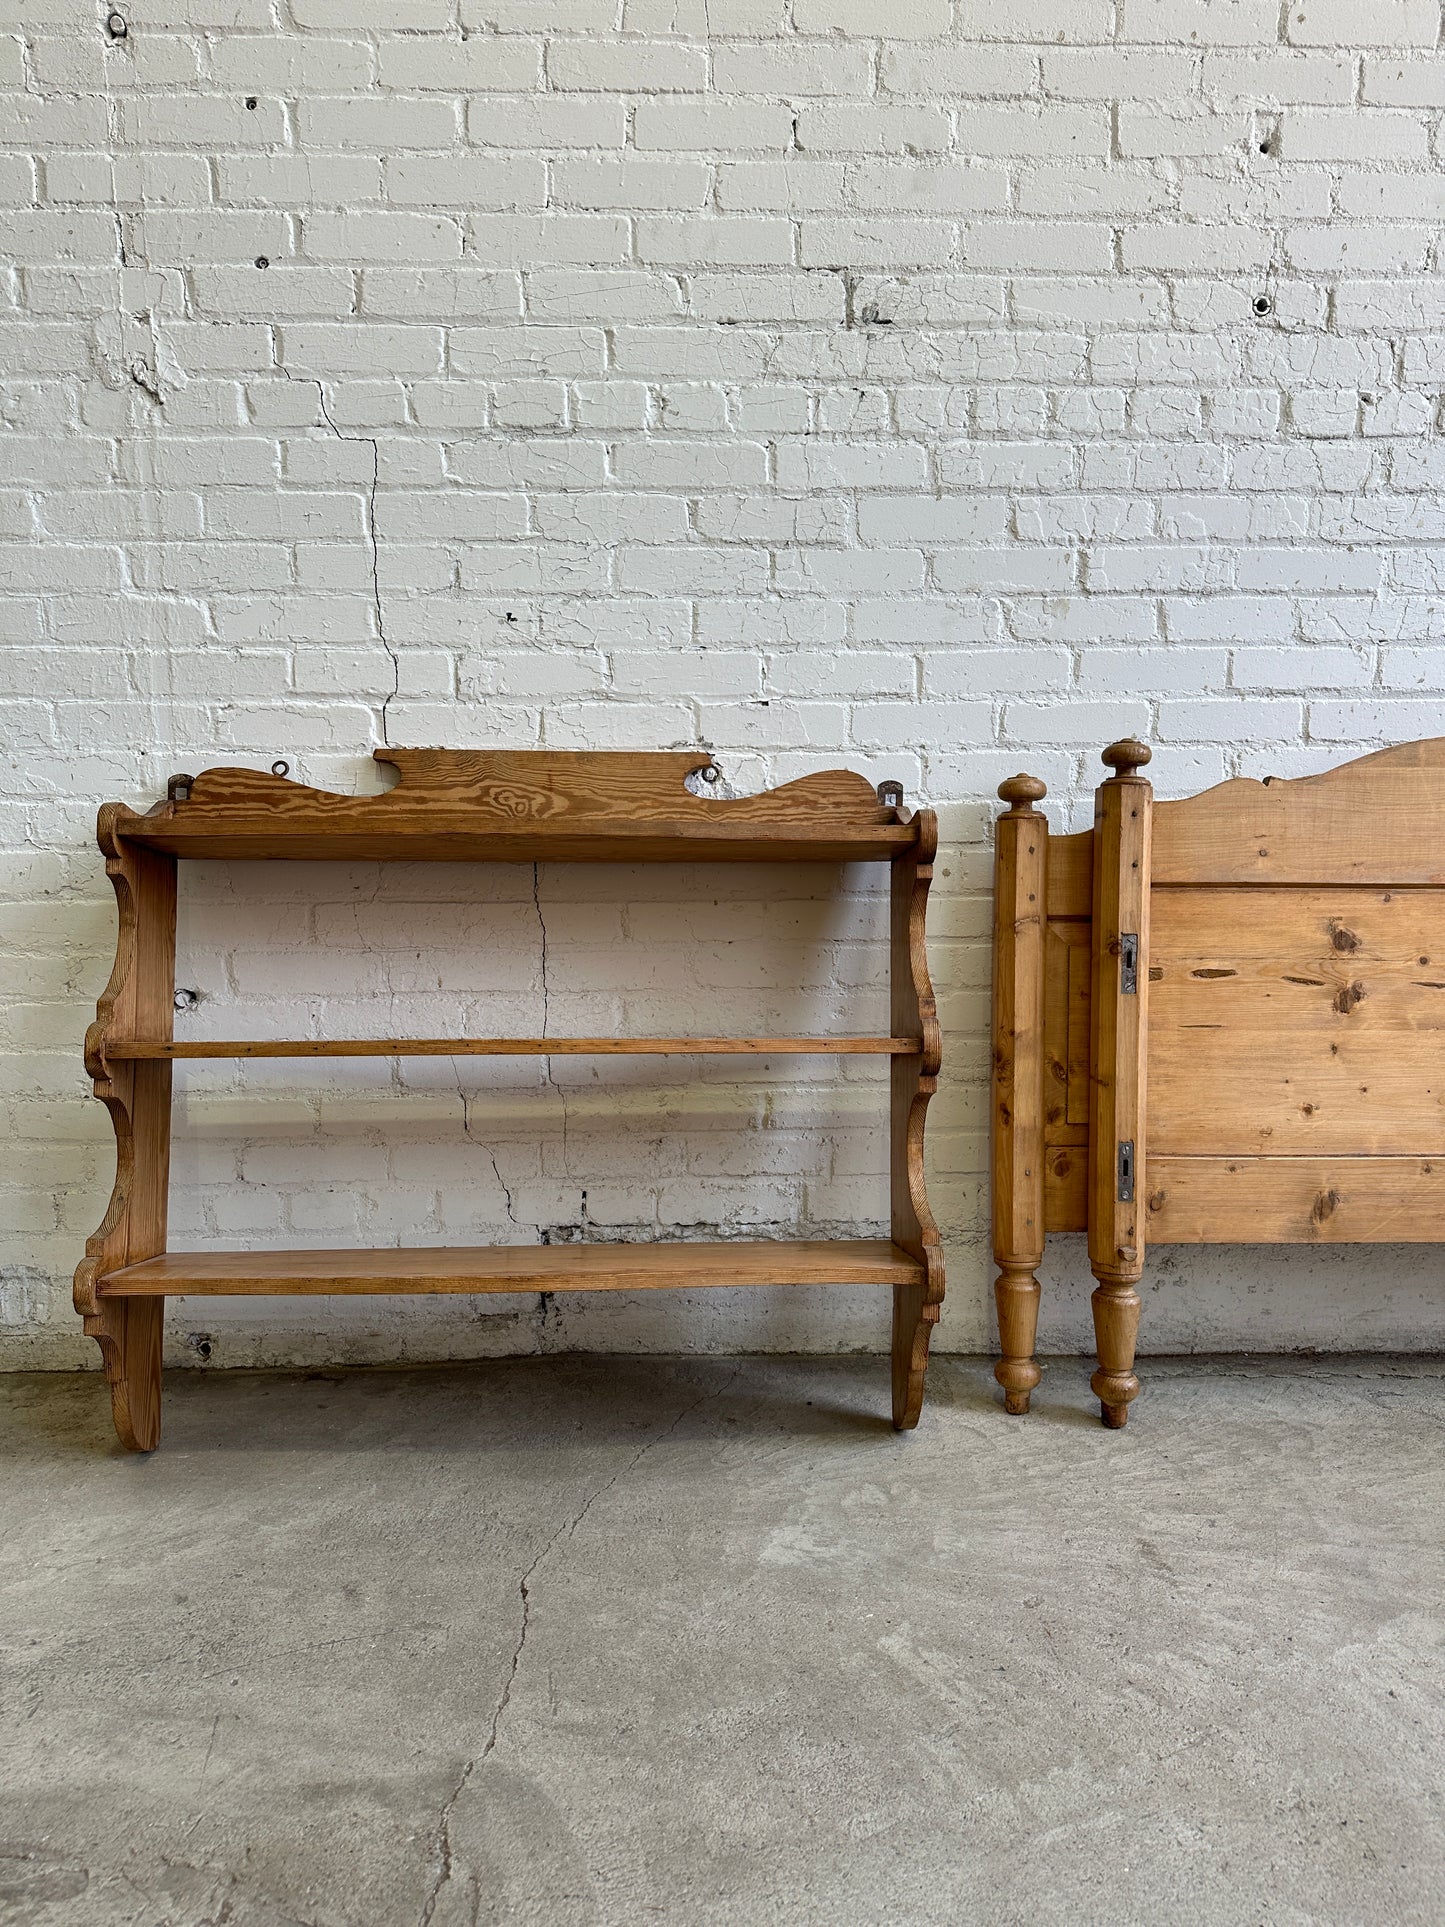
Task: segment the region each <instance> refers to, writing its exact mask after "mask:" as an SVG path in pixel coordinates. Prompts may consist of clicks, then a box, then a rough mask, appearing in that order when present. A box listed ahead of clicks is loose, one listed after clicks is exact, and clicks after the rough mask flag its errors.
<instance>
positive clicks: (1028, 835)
mask: <svg viewBox="0 0 1445 1927" xmlns="http://www.w3.org/2000/svg"><path fill="white" fill-rule="evenodd" d="M998 793H999V796H1000V797H1001V798H1002V799H1003V801H1004V802H1005V803H1007V804H1008V805H1009V810H1008V813H1007V814H1006V815H1004V816H1001V817H1000V818H999V819H998V823H997V825H996V827H995V841H994V922H993V1094H992V1095H993V1102H992V1118H991V1126H992V1128H991V1132H990V1137H991V1145H992V1153H993V1175H992V1209H993V1256H994V1263H995V1264H996V1265H997V1266H998V1268H999V1270H998V1277H997V1278H996V1279H995V1281H994V1304H995V1307H996V1309H997V1313H998V1331H999V1348H1000V1351H1001V1353H1002V1356H1001V1357H1000V1358H999V1360H998V1362H997V1364H996V1365H995V1366H994V1368H993V1375H994V1377H995V1378H996V1379H997V1380H998V1382H999V1384H1000V1385H1001V1386H1002V1387H1003V1390H1004V1409H1005V1411H1008V1412H1012V1413H1015V1414H1022V1413H1024V1412H1027V1411H1028V1409H1029V1401H1030V1398H1031V1397H1032V1395H1033V1391H1034V1387H1035V1386H1036V1385H1037V1384H1038V1382H1039V1378H1040V1372H1039V1366H1038V1361H1037V1359H1036V1358H1035V1357H1034V1347H1035V1341H1036V1334H1037V1331H1038V1319H1039V1281H1038V1266H1039V1260H1040V1259H1041V1258H1042V1257H1043V1255H1044V1135H1045V1122H1046V1116H1049V1117H1051V1116H1053V1114H1054V1111H1055V1108H1057V1110H1058V1113H1059V1115H1060V1116H1062V1112H1063V1105H1062V1103H1061V1102H1060V1099H1059V1096H1058V1095H1057V1093H1058V1088H1059V1087H1058V1082H1057V1070H1058V1066H1057V1065H1056V1064H1055V1065H1052V1066H1051V1065H1049V1064H1048V1063H1047V1052H1046V1048H1045V1035H1046V1028H1047V1021H1048V1020H1047V1009H1046V1003H1047V989H1048V981H1047V973H1046V969H1045V952H1046V942H1045V931H1044V904H1045V900H1046V897H1047V889H1048V864H1049V826H1048V822H1047V820H1046V819H1045V817H1044V816H1043V814H1042V813H1041V812H1040V811H1039V810H1038V809H1036V808H1035V807H1034V806H1035V805H1036V804H1037V803H1039V802H1041V801H1042V800H1043V797H1044V794H1045V791H1044V785H1043V784H1042V783H1041V782H1040V781H1039V780H1038V778H1037V777H1033V776H1012V777H1010V778H1009V779H1008V780H1007V781H1006V782H1004V783H1001V784H1000V785H999V792H998ZM1061 975H1062V976H1063V982H1064V987H1065V1000H1064V1001H1065V1008H1064V1011H1063V1013H1062V1026H1063V1029H1064V1031H1065V1034H1066V1035H1067V1027H1068V1013H1067V975H1066V972H1065V973H1060V972H1059V971H1057V970H1056V971H1055V973H1054V978H1055V982H1056V983H1057V982H1058V981H1059V979H1060V976H1061ZM1050 1069H1052V1070H1053V1071H1054V1072H1055V1078H1054V1079H1052V1080H1051V1079H1050V1078H1049V1071H1050ZM1046 1085H1047V1093H1046Z"/></svg>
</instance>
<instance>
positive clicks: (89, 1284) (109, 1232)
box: [75, 803, 176, 1452]
mask: <svg viewBox="0 0 1445 1927" xmlns="http://www.w3.org/2000/svg"><path fill="white" fill-rule="evenodd" d="M117 808H118V806H117V805H116V804H113V803H108V804H106V806H105V807H104V809H102V811H101V813H100V822H99V826H98V831H97V834H98V839H99V842H100V847H101V849H102V850H103V851H104V852H105V857H106V865H105V868H106V874H107V875H108V876H109V878H110V880H111V883H112V884H113V885H114V887H115V896H116V910H117V915H118V920H119V921H118V928H117V932H116V947H115V966H114V968H113V969H112V971H111V976H110V982H109V983H108V984H107V985H106V987H105V990H104V991H103V992H102V994H101V997H100V1000H99V1002H98V1003H97V1005H96V1017H95V1022H94V1023H93V1024H92V1025H91V1026H90V1029H89V1031H88V1032H87V1033H86V1039H85V1065H86V1069H87V1070H88V1071H89V1072H90V1075H91V1077H92V1078H93V1079H94V1083H95V1095H96V1096H97V1097H98V1098H100V1099H101V1101H102V1102H103V1103H104V1105H105V1107H106V1109H107V1110H108V1111H109V1112H110V1119H111V1123H112V1124H113V1126H114V1127H115V1144H116V1175H115V1188H114V1190H113V1191H112V1192H111V1197H110V1204H109V1206H108V1207H107V1210H106V1214H105V1217H104V1219H103V1220H102V1221H101V1224H100V1227H99V1229H98V1230H97V1231H95V1232H94V1233H93V1234H92V1235H91V1237H90V1238H89V1240H88V1241H87V1243H86V1247H85V1257H84V1258H83V1259H82V1260H81V1262H80V1265H79V1266H78V1268H77V1270H76V1273H75V1309H76V1310H77V1311H78V1312H80V1313H81V1314H82V1316H83V1318H84V1323H85V1331H86V1333H87V1335H88V1336H89V1337H91V1338H93V1339H95V1341H96V1342H97V1344H98V1345H99V1346H100V1353H101V1359H102V1361H103V1363H104V1366H105V1375H106V1378H107V1380H108V1381H109V1383H110V1401H111V1413H112V1416H113V1417H114V1420H115V1429H116V1433H117V1436H118V1437H119V1439H120V1442H121V1444H122V1445H124V1446H127V1447H128V1448H129V1449H130V1450H131V1451H133V1452H151V1451H154V1450H155V1448H156V1446H157V1445H158V1444H159V1443H160V1436H161V1332H162V1328H163V1326H164V1323H165V1309H166V1301H165V1299H164V1298H163V1297H145V1298H107V1297H103V1296H101V1295H100V1293H99V1291H98V1285H99V1281H100V1280H101V1279H102V1278H103V1277H105V1275H106V1274H107V1273H109V1272H112V1271H117V1270H119V1269H120V1268H121V1266H123V1265H130V1264H136V1263H138V1262H139V1261H140V1260H142V1259H145V1258H155V1257H159V1256H160V1255H161V1254H163V1253H164V1251H165V1248H166V1209H167V1203H168V1198H169V1190H170V1154H171V1064H170V1061H169V1060H168V1059H156V1058H151V1059H143V1060H140V1061H136V1060H133V1059H124V1060H122V1059H118V1060H117V1061H115V1062H111V1061H109V1060H108V1058H107V1056H106V1045H107V1043H108V1042H110V1041H111V1040H112V1039H113V1040H115V1041H116V1042H117V1043H120V1042H129V1041H131V1040H133V1039H137V1038H141V1039H146V1040H148V1041H155V1042H159V1043H165V1042H169V1041H170V1039H171V1037H172V1035H173V1024H174V1016H175V994H176V859H175V857H174V856H171V855H168V854H166V853H165V852H163V851H159V850H148V849H145V848H143V847H142V846H140V845H138V844H134V843H130V842H128V841H127V840H126V839H125V838H124V837H122V836H118V835H117V834H116V832H115V824H114V819H115V814H116V811H117Z"/></svg>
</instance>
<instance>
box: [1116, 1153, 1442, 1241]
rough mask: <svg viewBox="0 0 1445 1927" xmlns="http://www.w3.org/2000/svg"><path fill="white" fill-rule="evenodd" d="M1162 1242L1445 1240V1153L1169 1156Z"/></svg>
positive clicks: (1159, 1200) (1158, 1226)
mask: <svg viewBox="0 0 1445 1927" xmlns="http://www.w3.org/2000/svg"><path fill="white" fill-rule="evenodd" d="M1150 1172H1151V1176H1150V1181H1149V1185H1150V1188H1149V1199H1148V1222H1149V1239H1150V1242H1151V1243H1153V1244H1190V1245H1194V1244H1376V1243H1379V1244H1439V1243H1442V1242H1445V1157H1440V1158H1405V1157H1338V1158H1309V1157H1256V1158H1211V1157H1159V1156H1155V1157H1154V1159H1153V1160H1152V1162H1151V1164H1150Z"/></svg>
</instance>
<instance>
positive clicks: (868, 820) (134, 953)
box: [75, 749, 943, 1451]
mask: <svg viewBox="0 0 1445 1927" xmlns="http://www.w3.org/2000/svg"><path fill="white" fill-rule="evenodd" d="M375 755H376V757H377V759H378V760H379V761H381V762H384V763H389V764H392V765H394V766H395V767H396V769H397V770H398V771H399V772H400V777H401V780H400V782H399V783H398V784H397V785H396V786H395V788H393V789H391V790H388V791H386V792H385V793H384V794H382V795H380V796H369V797H350V796H338V795H333V794H330V793H328V792H325V791H322V790H314V789H309V788H307V787H305V786H304V785H302V784H298V783H292V782H289V781H287V780H286V779H285V778H284V777H282V776H279V775H267V774H262V773H260V772H257V771H254V770H245V769H213V770H207V771H205V772H204V773H203V774H202V775H200V776H197V777H194V778H192V777H175V778H172V780H171V783H170V785H169V793H168V796H167V800H166V801H165V802H164V803H158V804H157V805H156V806H155V808H154V809H152V810H150V811H149V812H147V813H145V814H142V813H140V812H138V811H135V810H131V809H129V808H127V807H126V806H125V805H124V804H121V803H107V804H105V805H104V806H103V808H102V809H101V812H100V819H99V824H98V829H97V835H98V838H99V842H100V847H101V849H102V851H103V852H104V853H105V857H106V871H107V874H108V875H109V876H110V878H111V881H112V883H113V884H114V887H115V892H116V900H117V907H118V911H119V933H118V938H117V944H116V960H115V968H114V970H113V971H112V973H111V979H110V982H109V984H108V985H107V986H106V989H105V991H104V993H103V994H102V996H101V998H100V1001H99V1003H98V1004H97V1006H96V1021H95V1022H94V1023H93V1024H92V1025H91V1027H90V1029H89V1031H88V1033H87V1035H86V1045H85V1062H86V1069H87V1070H88V1071H89V1073H90V1075H91V1077H92V1078H93V1079H94V1083H95V1094H96V1096H97V1097H98V1098H100V1099H101V1100H102V1102H103V1103H104V1104H105V1105H106V1106H107V1108H108V1109H109V1111H110V1115H111V1120H112V1122H113V1124H114V1126H115V1135H116V1181H115V1189H114V1191H113V1192H112V1195H111V1200H110V1205H109V1208H108V1210H107V1212H106V1215H105V1219H104V1221H103V1222H102V1224H101V1226H100V1228H99V1230H98V1231H96V1232H95V1234H94V1235H93V1236H92V1237H91V1239H90V1240H89V1242H88V1243H87V1245H86V1254H85V1257H84V1259H83V1260H82V1262H81V1264H80V1266H79V1268H78V1269H77V1271H76V1274H75V1305H76V1310H77V1311H78V1312H80V1313H81V1314H82V1316H83V1318H84V1322H85V1330H86V1332H87V1333H88V1334H89V1335H90V1336H91V1337H93V1338H95V1339H96V1340H97V1341H98V1342H99V1345H100V1349H101V1354H102V1357H103V1359H104V1363H105V1370H106V1376H107V1378H108V1379H109V1382H110V1388H111V1403H112V1410H113V1413H114V1417H115V1426H116V1431H117V1433H118V1434H119V1436H120V1438H121V1441H122V1443H123V1444H125V1445H127V1446H129V1447H131V1448H132V1449H133V1450H136V1451H149V1450H151V1449H152V1448H153V1447H154V1446H155V1445H156V1444H157V1442H158V1440H159V1437H160V1382H161V1379H160V1373H161V1331H162V1322H163V1316H164V1308H165V1299H166V1298H167V1297H168V1296H172V1295H174V1296H184V1295H193V1294H207V1293H209V1294H216V1295H224V1294H231V1293H242V1294H264V1293H342V1294H344V1293H348V1292H468V1293H470V1292H479V1293H480V1292H519V1291H549V1292H551V1291H638V1290H649V1289H654V1288H660V1287H666V1286H681V1287H696V1286H705V1285H740V1284H759V1285H763V1284H798V1285H802V1284H809V1285H811V1284H876V1285H890V1286H892V1288H893V1423H894V1424H895V1426H897V1427H898V1428H899V1429H900V1430H904V1429H907V1428H909V1427H911V1426H913V1425H916V1424H917V1422H918V1417H919V1413H920V1411H921V1409H922V1404H923V1381H924V1373H925V1370H926V1367H927V1363H928V1342H929V1336H930V1333H931V1330H932V1326H933V1325H934V1323H935V1322H936V1320H937V1318H938V1314H939V1307H940V1305H941V1304H942V1302H943V1256H942V1248H941V1243H940V1239H939V1235H938V1229H937V1226H936V1225H935V1223H934V1220H933V1216H932V1214H931V1212H930V1211H929V1208H928V1199H927V1195H926V1192H925V1189H924V1179H923V1132H924V1118H925V1113H926V1111H927V1107H928V1101H929V1098H930V1097H931V1096H932V1095H933V1092H934V1091H935V1089H936V1088H937V1079H938V1070H939V1062H940V1054H941V1052H940V1041H941V1040H940V1033H939V1026H938V1016H937V1011H936V1009H935V1005H934V998H933V989H932V985H931V983H930V981H929V975H928V962H927V956H926V952H925V947H924V921H925V915H926V910H927V902H928V889H929V884H930V882H931V880H932V875H933V857H934V852H935V849H936V846H937V840H938V826H937V820H936V818H935V817H934V815H933V813H932V812H931V811H929V810H918V811H914V812H912V813H908V812H906V811H905V810H904V809H903V807H902V803H901V796H900V799H899V801H898V802H896V803H893V802H884V801H882V800H880V797H879V796H878V795H876V794H875V793H874V791H873V789H872V788H871V787H870V785H869V784H868V783H867V782H866V781H865V780H864V779H863V778H862V777H861V776H858V775H856V774H854V773H852V772H850V771H847V770H830V771H827V772H825V773H823V774H820V775H817V776H808V777H804V778H802V779H801V780H800V781H798V782H794V783H786V784H784V785H783V786H782V787H781V788H779V789H776V790H769V791H765V792H764V793H763V794H761V795H759V796H749V797H739V798H732V799H727V800H723V799H718V800H716V801H714V800H712V799H710V798H708V797H706V796H697V795H694V794H693V793H692V792H691V791H690V790H689V789H687V788H686V786H685V785H686V779H687V778H688V777H689V776H692V775H693V774H694V773H696V772H706V771H709V770H711V769H712V767H713V765H712V759H711V757H710V756H709V755H708V754H707V752H706V751H677V752H664V753H659V754H649V755H631V754H623V753H614V752H603V753H591V752H585V753H584V752H577V753H561V752H559V753H556V754H553V753H551V752H549V751H540V750H538V751H517V752H500V751H462V750H440V749H432V750H406V749H395V750H393V749H387V750H377V751H376V752H375ZM888 787H889V786H887V785H885V786H884V790H885V792H886V791H887V790H888ZM180 857H209V858H216V857H222V858H224V857H243V858H269V859H282V860H284V859H302V858H304V859H311V860H315V859H325V858H334V859H337V860H342V859H352V860H354V859H360V860H368V859H370V860H375V859H382V860H393V859H396V860H409V861H412V862H513V863H521V862H525V863H535V862H549V861H558V862H569V863H576V862H633V863H636V862H649V863H667V862H673V863H704V862H706V863H715V862H748V863H759V862H762V863H798V862H816V861H825V862H845V861H848V862H876V863H887V864H888V865H889V868H890V879H891V890H890V896H891V926H890V928H891V934H890V941H889V969H890V986H891V1012H890V1024H891V1031H892V1034H890V1035H889V1036H886V1037H637V1038H617V1037H488V1038H439V1037H423V1038H401V1037H380V1038H362V1039H356V1038H347V1039H336V1040H329V1039H317V1038H304V1039H301V1038H293V1039H274V1040H273V1039H230V1040H225V1041H221V1042H215V1043H196V1044H189V1043H184V1044H178V1043H176V1042H175V1041H174V1038H173V1036H172V1019H173V1015H174V1001H175V951H176V886H177V859H178V858H180ZM583 1054H586V1055H594V1054H595V1055H640V1056H704V1055H706V1056H713V1055H716V1056H731V1055H744V1054H746V1055H751V1056H766V1055H771V1056H800V1055H817V1056H873V1057H887V1058H888V1059H889V1060H890V1064H891V1083H890V1120H891V1121H890V1130H891V1140H890V1141H891V1159H890V1169H891V1219H892V1222H891V1226H890V1233H891V1235H890V1236H889V1237H887V1238H863V1239H827V1240H820V1239H806V1240H764V1241H755V1242H750V1243H743V1242H738V1243H733V1242H723V1243H712V1244H692V1243H685V1242H662V1243H657V1244H651V1245H626V1244H617V1245H600V1244H587V1245H535V1246H525V1245H524V1246H515V1245H499V1246H470V1247H440V1248H431V1247H427V1248H418V1249H410V1250H355V1251H350V1250H348V1251H313V1250H301V1251H263V1252H249V1253H247V1252H183V1251H167V1249H166V1208H167V1193H168V1183H169V1167H170V1136H171V1072H172V1064H173V1063H174V1062H175V1061H176V1060H177V1059H195V1058H218V1057H400V1056H441V1055H445V1056H454V1055H458V1056H459V1055H472V1056H496V1057H515V1056H561V1055H583Z"/></svg>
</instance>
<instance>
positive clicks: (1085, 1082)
mask: <svg viewBox="0 0 1445 1927" xmlns="http://www.w3.org/2000/svg"><path fill="white" fill-rule="evenodd" d="M1090 928H1091V926H1090V925H1089V924H1088V923H1076V922H1073V921H1065V922H1059V921H1050V923H1049V925H1048V930H1047V937H1046V947H1045V953H1044V973H1045V974H1044V995H1045V1011H1044V1089H1045V1101H1046V1113H1045V1124H1046V1129H1045V1141H1046V1142H1047V1143H1049V1144H1060V1143H1063V1142H1065V1141H1066V1137H1065V1134H1066V1132H1067V1130H1068V1127H1069V1126H1071V1125H1075V1124H1081V1125H1087V1124H1088V1122H1089V1008H1090V977H1091V975H1092V970H1093V964H1092V959H1091V957H1090V953H1089V931H1090Z"/></svg>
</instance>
